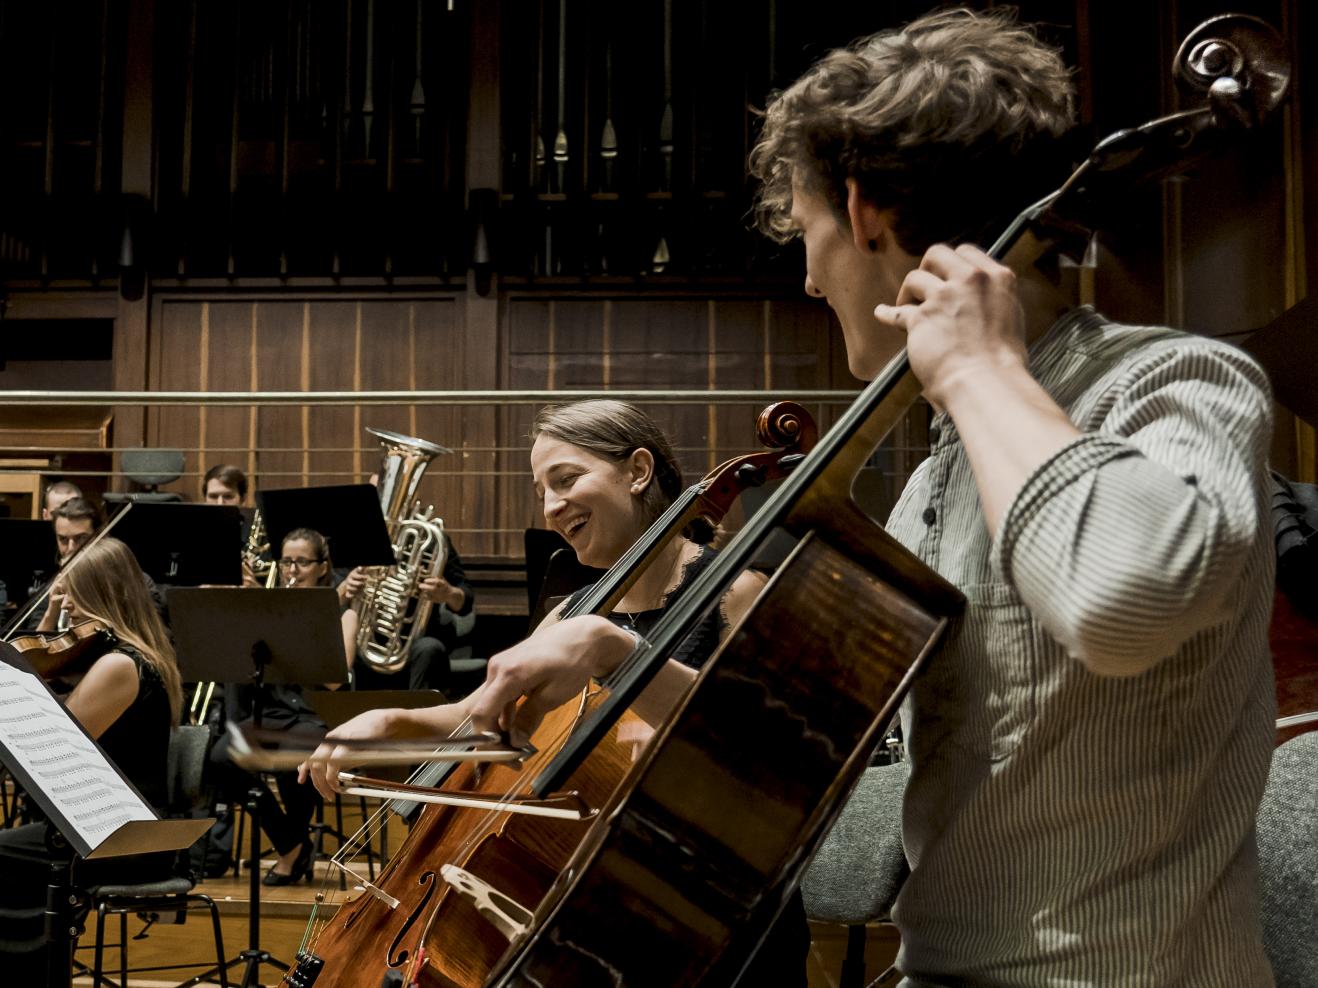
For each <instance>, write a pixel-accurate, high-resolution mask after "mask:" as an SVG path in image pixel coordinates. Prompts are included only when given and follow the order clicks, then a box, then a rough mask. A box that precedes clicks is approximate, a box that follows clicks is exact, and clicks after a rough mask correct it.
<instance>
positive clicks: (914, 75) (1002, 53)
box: [751, 8, 1075, 255]
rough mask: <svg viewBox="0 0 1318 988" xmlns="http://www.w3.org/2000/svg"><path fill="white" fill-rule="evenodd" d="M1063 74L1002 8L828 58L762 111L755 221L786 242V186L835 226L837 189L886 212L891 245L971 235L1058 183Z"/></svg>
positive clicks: (1069, 97)
mask: <svg viewBox="0 0 1318 988" xmlns="http://www.w3.org/2000/svg"><path fill="white" fill-rule="evenodd" d="M1074 118H1075V110H1074V95H1073V89H1072V84H1071V78H1070V71H1069V70H1068V69H1067V68H1066V66H1065V65H1064V64H1063V62H1062V59H1061V56H1060V54H1059V52H1058V51H1057V50H1056V49H1054V48H1051V47H1049V46H1048V45H1046V44H1044V43H1043V42H1042V41H1041V40H1040V39H1039V38H1038V37H1037V36H1036V35H1035V33H1034V31H1033V30H1032V29H1031V28H1030V27H1028V26H1025V25H1022V24H1019V23H1017V21H1016V17H1015V13H1014V12H1013V11H1011V10H1004V9H1000V8H999V9H995V10H992V11H989V12H987V13H979V12H975V11H971V10H967V9H965V8H956V9H952V10H942V11H937V12H935V13H932V14H928V15H926V16H924V17H921V18H919V19H918V20H915V21H912V22H911V23H910V24H908V25H906V26H905V27H904V28H896V29H892V30H887V31H881V32H879V33H878V34H874V35H872V36H870V37H868V38H864V39H862V40H860V41H857V42H855V43H854V44H852V45H850V46H849V47H847V48H840V49H837V50H835V51H832V52H830V53H829V54H828V55H826V56H824V58H822V59H821V60H820V61H819V62H817V63H816V64H815V65H814V66H813V67H812V68H811V69H810V70H809V71H807V72H806V74H805V75H803V76H802V77H801V78H800V79H798V80H797V81H796V82H795V83H793V84H792V85H791V86H790V87H788V88H787V89H786V90H785V91H783V92H782V93H779V94H777V96H775V97H774V98H773V99H772V100H771V102H770V104H769V106H768V109H767V110H766V111H765V116H764V126H763V128H762V131H761V135H760V139H759V141H758V143H757V144H756V146H755V148H754V150H753V151H752V152H751V172H752V174H753V175H754V176H755V177H756V178H757V179H759V180H760V182H761V183H762V184H761V187H760V191H759V196H758V201H757V203H756V221H757V225H758V226H759V228H760V229H761V231H762V232H764V233H765V234H767V235H768V236H769V237H771V238H773V239H774V240H777V241H778V242H780V243H785V242H786V241H788V240H790V239H792V238H793V237H795V236H796V235H798V233H799V231H797V230H796V229H795V228H794V226H793V224H792V220H791V215H790V214H791V209H792V180H793V176H795V177H796V180H797V181H798V182H801V183H802V184H803V185H804V187H805V188H807V189H809V190H811V191H812V192H817V193H819V194H821V195H822V196H823V197H824V199H825V200H826V201H827V202H828V203H829V205H830V206H831V207H832V208H833V210H834V211H835V212H836V213H837V214H838V217H839V219H840V220H841V221H842V222H843V223H844V224H845V223H846V215H847V213H846V202H847V186H846V180H847V179H848V178H854V179H855V180H856V181H857V183H858V185H859V191H860V192H861V194H862V195H863V196H864V197H865V198H866V199H867V200H868V201H869V202H871V203H873V204H874V205H875V206H877V207H878V208H879V209H885V210H886V209H891V210H893V213H894V217H895V227H894V232H895V234H896V237H897V241H898V243H899V245H900V246H901V247H902V249H904V250H905V251H907V252H908V253H911V254H915V255H919V254H922V253H923V252H924V251H925V250H927V249H928V248H929V247H930V246H931V245H933V244H935V243H938V242H941V241H951V242H959V241H964V240H972V241H973V240H979V239H981V238H982V237H984V236H985V234H987V233H990V232H995V231H994V230H993V224H997V225H998V226H999V227H1000V226H1002V225H1005V220H1006V219H1009V218H1010V217H1012V216H1014V215H1015V214H1016V212H1018V211H1019V210H1020V209H1021V208H1023V207H1024V206H1026V205H1028V204H1029V203H1030V202H1032V201H1034V200H1036V199H1038V198H1040V197H1041V196H1042V195H1043V194H1044V193H1046V192H1048V191H1050V189H1051V188H1052V186H1051V185H1046V184H1042V183H1044V182H1046V181H1053V182H1054V184H1056V181H1055V180H1060V178H1061V177H1064V176H1065V172H1064V171H1062V166H1063V165H1064V164H1066V162H1065V160H1064V159H1065V156H1066V148H1065V143H1064V142H1062V141H1060V140H1059V138H1061V137H1062V136H1063V135H1064V134H1065V133H1066V132H1067V131H1068V130H1069V129H1070V128H1071V126H1072V125H1073V123H1074Z"/></svg>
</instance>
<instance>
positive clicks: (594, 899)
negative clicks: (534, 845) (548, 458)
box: [421, 523, 960, 988]
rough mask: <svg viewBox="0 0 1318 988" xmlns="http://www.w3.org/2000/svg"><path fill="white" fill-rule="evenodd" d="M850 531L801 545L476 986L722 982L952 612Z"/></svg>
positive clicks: (765, 924)
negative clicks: (527, 923)
mask: <svg viewBox="0 0 1318 988" xmlns="http://www.w3.org/2000/svg"><path fill="white" fill-rule="evenodd" d="M869 524H870V528H871V529H872V531H871V533H870V534H871V535H872V536H873V537H872V538H871V539H870V544H871V548H873V546H874V545H876V544H877V543H879V542H882V541H884V540H886V539H887V536H886V535H884V534H883V533H882V532H880V531H879V530H878V529H877V526H873V524H872V523H869ZM861 538H863V536H862V533H860V532H857V531H853V532H851V533H849V535H848V536H847V537H845V538H842V539H838V540H831V539H829V538H827V537H825V536H824V535H822V534H821V533H820V532H818V531H813V532H811V533H809V534H808V535H807V536H806V537H805V538H803V539H802V541H801V542H800V543H799V544H798V546H797V549H796V551H795V552H794V553H793V555H792V556H791V557H790V558H789V559H788V560H787V562H785V563H784V564H783V566H782V567H780V569H779V570H778V572H777V574H776V575H775V576H774V578H773V580H772V581H771V582H770V584H769V586H768V587H766V589H765V590H764V591H763V593H761V595H760V597H759V599H758V600H757V601H756V603H755V605H754V606H753V607H752V609H751V611H750V612H749V613H748V614H747V615H746V617H745V618H744V619H743V620H742V622H741V623H740V624H739V625H738V626H737V628H736V629H734V631H733V633H732V635H731V637H730V638H729V640H728V641H727V642H725V644H724V646H723V648H722V649H721V650H720V651H719V652H718V653H717V654H716V655H715V657H714V658H713V659H712V660H711V661H710V663H709V664H708V665H707V666H706V667H705V669H704V670H703V671H702V673H701V676H700V678H699V679H698V680H697V682H696V684H695V686H694V687H693V688H692V690H691V691H690V693H689V694H688V696H687V698H686V700H685V702H684V703H683V704H682V706H681V707H680V709H679V710H678V711H677V712H676V713H675V714H674V715H673V716H672V717H671V718H670V719H669V720H668V721H667V723H666V724H665V726H664V728H663V729H662V730H661V731H660V732H659V734H658V735H656V737H655V739H654V741H653V743H652V744H651V745H650V746H649V748H647V750H646V753H645V755H644V756H643V757H642V759H641V761H640V763H639V764H638V765H637V766H636V767H635V769H634V770H633V771H632V772H631V773H630V774H629V776H628V779H627V781H626V783H625V784H624V786H623V787H622V788H621V789H620V790H619V791H618V793H617V794H615V797H614V799H613V800H612V802H611V803H610V805H609V806H608V807H607V808H606V809H605V811H604V812H603V813H602V814H601V815H600V818H599V820H598V821H597V823H596V826H595V827H594V828H593V830H592V832H591V834H590V835H589V836H588V838H587V839H586V840H585V841H583V843H582V845H581V846H580V848H579V849H578V851H577V853H576V854H574V855H573V856H572V858H571V860H570V861H569V862H568V864H567V867H566V868H565V869H564V870H563V871H562V873H561V875H560V878H559V881H558V882H557V883H556V884H555V885H554V886H553V888H552V889H551V891H550V893H549V894H548V895H547V896H545V897H544V898H543V899H542V900H541V901H540V902H539V904H538V907H537V908H536V921H535V924H534V926H533V928H532V929H531V930H530V931H528V932H527V933H526V934H524V935H523V936H521V937H518V938H515V939H514V940H513V942H512V943H510V945H509V949H508V951H507V952H506V953H505V955H504V957H503V958H502V959H501V960H500V962H499V964H498V966H497V968H496V969H495V970H494V971H493V972H492V973H491V976H490V978H489V980H488V981H487V982H486V983H487V984H489V985H491V986H498V988H514V986H516V988H531V986H537V988H538V986H545V985H562V986H569V985H571V986H577V988H595V986H601V988H602V986H605V985H608V986H616V985H627V986H644V988H661V986H662V988H671V986H674V985H683V986H687V985H711V986H714V985H730V984H733V983H734V982H735V980H736V978H737V976H738V974H739V973H740V971H741V969H742V967H743V965H744V964H745V962H746V961H747V960H748V959H749V957H750V955H751V953H752V952H753V950H754V948H755V947H756V946H757V945H758V942H759V937H760V936H762V935H763V932H764V931H765V930H767V929H768V928H769V927H770V925H771V924H772V922H773V919H774V917H775V916H776V915H777V913H778V911H779V909H780V907H781V906H782V904H783V902H784V901H785V899H786V897H787V895H788V894H790V892H791V889H792V888H793V887H794V885H795V883H796V881H797V879H799V877H800V875H801V873H802V871H803V870H804V868H805V866H806V864H807V863H808V862H809V860H810V857H811V855H812V854H813V853H814V851H815V849H816V848H817V847H818V845H819V843H820V842H821V841H822V840H823V838H824V836H825V835H826V834H827V833H828V830H829V828H830V826H831V824H832V822H833V820H834V819H835V818H836V815H837V814H838V813H839V812H840V811H841V808H842V806H843V805H844V804H845V800H846V796H847V794H848V793H849V792H850V790H851V788H852V786H853V785H854V783H855V781H856V779H857V778H858V777H859V775H860V773H861V772H862V771H863V770H864V768H865V766H866V765H868V763H869V758H870V755H871V753H872V752H873V750H874V748H875V747H876V746H877V744H878V743H879V741H880V739H881V737H882V733H883V731H884V730H885V729H886V728H887V725H888V723H889V721H890V720H891V719H892V717H893V716H894V715H895V713H896V711H897V707H898V705H899V704H900V702H901V699H902V697H903V696H904V694H905V692H906V690H907V688H908V687H909V685H910V683H911V681H912V678H913V677H914V676H915V675H916V673H917V672H918V670H919V668H920V666H921V665H922V663H923V662H924V661H925V659H926V658H927V657H928V656H929V654H930V652H931V650H932V649H933V646H934V644H935V643H936V642H937V640H938V638H939V636H940V635H941V634H942V632H943V631H944V630H945V629H946V627H947V625H948V622H949V620H950V618H951V617H952V616H953V615H954V614H955V613H956V612H957V610H959V606H960V596H959V594H957V593H956V591H955V590H953V589H952V588H951V587H950V586H948V585H947V584H944V583H943V582H942V581H941V580H940V579H939V578H938V577H937V576H936V575H934V574H933V573H932V572H931V571H928V570H925V569H924V568H923V567H921V566H919V564H918V563H917V564H916V566H915V567H910V568H908V567H905V566H903V567H902V568H903V569H905V571H906V572H905V573H904V577H905V578H904V579H902V578H898V574H896V573H894V572H893V571H892V570H890V569H889V568H888V567H886V566H883V567H878V571H877V572H876V568H874V567H872V566H870V565H867V563H869V562H870V560H871V559H872V558H873V557H872V555H871V553H863V554H857V553H856V552H855V551H854V548H855V547H854V546H852V545H848V548H847V551H846V552H843V551H842V550H841V549H839V548H838V546H837V544H836V543H837V542H839V541H840V542H844V543H852V542H853V541H854V540H858V539H861ZM831 543H832V544H831ZM887 548H892V547H891V546H889V547H887ZM857 555H860V556H861V558H860V559H857V558H856V557H857ZM805 614H810V615H820V616H822V615H829V617H828V618H827V619H818V620H804V619H803V615H805ZM823 684H827V685H826V686H824V685H823ZM421 984H422V985H427V986H431V985H442V984H444V982H442V981H428V980H426V979H425V978H422V980H421Z"/></svg>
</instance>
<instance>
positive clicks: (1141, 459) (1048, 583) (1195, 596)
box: [993, 341, 1271, 675]
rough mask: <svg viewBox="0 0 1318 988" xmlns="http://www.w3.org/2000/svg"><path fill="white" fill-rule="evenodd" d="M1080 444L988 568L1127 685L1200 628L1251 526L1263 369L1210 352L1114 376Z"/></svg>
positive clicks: (1153, 355) (1031, 498)
mask: <svg viewBox="0 0 1318 988" xmlns="http://www.w3.org/2000/svg"><path fill="white" fill-rule="evenodd" d="M1111 381H1112V383H1111V387H1110V388H1109V389H1107V394H1109V395H1112V396H1115V397H1112V398H1110V399H1102V398H1101V399H1100V400H1099V401H1098V402H1097V403H1096V405H1095V406H1094V407H1093V408H1092V409H1090V410H1089V411H1088V413H1087V417H1086V418H1085V420H1083V421H1079V422H1077V425H1078V426H1079V427H1080V428H1081V429H1082V431H1083V432H1084V433H1085V435H1083V436H1082V437H1081V438H1080V439H1077V440H1076V441H1075V442H1073V443H1071V444H1070V445H1068V446H1066V447H1064V448H1063V449H1062V450H1060V451H1059V452H1058V453H1057V454H1055V455H1054V456H1053V457H1052V458H1051V459H1049V460H1048V461H1047V462H1045V463H1044V464H1043V465H1042V466H1040V467H1039V468H1038V469H1037V470H1036V471H1035V473H1034V474H1033V475H1032V476H1031V477H1030V478H1029V479H1028V480H1027V481H1026V482H1025V484H1024V485H1023V486H1022V487H1021V489H1020V490H1019V491H1018V492H1017V494H1016V496H1015V498H1014V499H1013V501H1012V504H1011V505H1010V507H1009V508H1008V510H1007V513H1006V515H1005V517H1004V519H1003V523H1002V525H1001V528H1000V530H999V532H998V535H997V539H996V541H995V545H994V550H993V553H994V556H993V562H994V566H995V568H996V569H997V570H998V571H999V572H1000V573H1001V574H1002V577H1003V579H1004V580H1005V581H1006V582H1008V583H1010V584H1011V585H1012V586H1014V587H1015V589H1016V591H1017V592H1018V593H1019V594H1020V596H1021V598H1022V599H1023V600H1024V602H1025V603H1026V605H1027V606H1028V607H1029V609H1030V611H1031V612H1032V613H1033V614H1034V615H1035V616H1036V617H1037V619H1038V620H1039V621H1040V622H1041V623H1042V624H1043V626H1044V628H1045V629H1046V630H1047V631H1048V632H1049V633H1050V634H1051V635H1053V636H1054V637H1055V638H1056V639H1057V640H1058V641H1059V642H1060V643H1061V644H1062V645H1063V647H1065V648H1066V650H1067V651H1068V652H1069V653H1070V654H1071V655H1072V656H1074V657H1075V658H1077V659H1079V660H1080V661H1082V662H1084V663H1085V664H1086V665H1087V666H1088V667H1089V668H1090V669H1091V670H1092V671H1094V672H1096V673H1100V674H1106V675H1132V674H1137V673H1140V672H1142V671H1144V670H1145V669H1147V668H1149V667H1150V666H1152V665H1153V664H1155V663H1156V662H1157V661H1158V659H1160V658H1163V657H1165V656H1168V655H1170V654H1172V653H1173V652H1175V651H1176V649H1177V648H1178V647H1179V646H1180V645H1181V644H1182V643H1183V642H1184V641H1185V640H1186V639H1188V638H1189V637H1190V636H1192V635H1194V634H1195V633H1197V632H1199V631H1201V630H1203V629H1204V628H1206V627H1208V626H1210V625H1211V624H1212V623H1213V622H1214V621H1215V620H1218V618H1217V615H1218V614H1220V613H1221V608H1220V607H1219V604H1221V603H1222V602H1224V600H1225V599H1226V596H1227V595H1228V594H1229V593H1230V592H1231V588H1232V586H1233V584H1234V583H1235V581H1236V580H1237V579H1239V577H1240V575H1241V574H1240V572H1239V566H1238V561H1239V559H1240V558H1242V556H1243V555H1244V554H1246V553H1247V552H1248V550H1249V548H1250V546H1251V545H1252V544H1253V543H1254V540H1255V538H1256V536H1257V533H1258V530H1259V525H1260V524H1261V513H1260V512H1261V506H1260V504H1259V503H1258V497H1257V494H1256V492H1257V490H1258V489H1259V485H1258V475H1259V473H1260V471H1262V470H1263V469H1264V462H1265V458H1266V454H1267V448H1268V444H1269V439H1270V435H1271V399H1270V397H1269V394H1268V387H1267V381H1266V378H1265V377H1264V375H1263V373H1262V371H1260V370H1259V368H1258V367H1257V366H1256V365H1255V364H1254V363H1253V362H1252V361H1251V360H1250V359H1249V358H1248V357H1247V356H1245V354H1243V353H1241V352H1240V351H1238V350H1235V349H1234V348H1231V347H1227V346H1223V345H1221V344H1216V343H1212V342H1209V341H1194V342H1191V343H1187V342H1184V341H1182V342H1180V343H1178V344H1177V345H1175V346H1167V347H1159V348H1154V349H1153V350H1152V351H1148V350H1146V351H1144V352H1143V353H1142V354H1141V355H1140V356H1139V357H1138V358H1137V359H1136V360H1134V361H1133V362H1131V363H1130V364H1129V366H1126V367H1124V368H1121V369H1119V370H1118V371H1117V372H1116V373H1114V374H1113V376H1112V379H1111Z"/></svg>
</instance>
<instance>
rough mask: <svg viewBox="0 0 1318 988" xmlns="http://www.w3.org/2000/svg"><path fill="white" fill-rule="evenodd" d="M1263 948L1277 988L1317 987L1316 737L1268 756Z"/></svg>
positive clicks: (1261, 845) (1262, 808) (1261, 843)
mask: <svg viewBox="0 0 1318 988" xmlns="http://www.w3.org/2000/svg"><path fill="white" fill-rule="evenodd" d="M1258 852H1259V893H1260V906H1261V912H1262V920H1263V945H1264V947H1265V949H1266V950H1267V952H1268V959H1269V960H1271V961H1272V973H1273V977H1274V978H1275V979H1276V984H1277V988H1312V986H1313V985H1318V945H1315V943H1314V933H1315V931H1318V732H1310V733H1308V734H1301V735H1300V736H1299V737H1296V738H1292V739H1291V740H1290V741H1287V742H1286V743H1285V744H1283V745H1282V746H1281V747H1280V748H1278V749H1277V750H1276V751H1275V752H1273V755H1272V771H1271V773H1270V774H1269V776H1268V786H1267V789H1266V790H1264V793H1263V800H1262V802H1261V803H1260V804H1259V811H1258Z"/></svg>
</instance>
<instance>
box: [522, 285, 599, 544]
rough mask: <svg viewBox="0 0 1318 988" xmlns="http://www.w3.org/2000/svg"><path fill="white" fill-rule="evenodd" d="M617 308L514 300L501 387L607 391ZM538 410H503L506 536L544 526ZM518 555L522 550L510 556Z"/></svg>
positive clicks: (563, 301) (591, 301)
mask: <svg viewBox="0 0 1318 988" xmlns="http://www.w3.org/2000/svg"><path fill="white" fill-rule="evenodd" d="M615 305H616V303H615V302H614V300H611V299H598V298H589V299H580V298H567V299H562V298H560V299H554V300H551V301H542V300H537V299H514V300H512V301H510V304H509V306H508V337H507V339H508V344H507V346H508V354H507V371H506V384H505V386H506V387H507V388H508V389H510V390H514V391H521V390H539V389H546V388H547V389H550V390H565V389H568V390H580V389H596V388H604V387H607V386H608V382H609V374H610V363H611V359H612V354H611V348H610V345H609V339H610V335H609V334H610V332H611V319H612V313H613V312H614V309H615ZM535 413H536V408H535V407H534V406H531V405H525V404H516V405H509V406H507V407H506V408H505V409H503V412H502V416H503V425H502V429H501V435H502V445H503V446H504V447H505V451H504V453H503V454H502V455H501V457H500V465H499V468H498V469H499V470H500V471H502V476H501V478H500V479H501V485H502V488H503V493H502V496H501V498H500V500H501V502H502V505H503V508H504V510H503V511H502V512H501V514H500V520H499V525H500V526H501V527H504V528H507V529H509V530H510V531H513V532H515V531H517V530H519V529H522V528H531V527H537V526H540V525H543V524H544V519H543V515H542V511H541V508H540V505H539V504H538V503H536V500H535V497H534V492H533V490H532V486H531V481H530V476H531V472H530V461H529V458H528V457H529V452H530V443H529V441H528V440H527V436H528V435H529V433H530V428H531V421H532V419H533V418H534V416H535ZM514 551H515V553H516V554H520V553H521V551H522V550H521V546H520V545H518V546H517V547H516V549H515V550H514Z"/></svg>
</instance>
